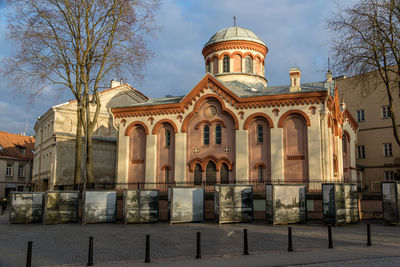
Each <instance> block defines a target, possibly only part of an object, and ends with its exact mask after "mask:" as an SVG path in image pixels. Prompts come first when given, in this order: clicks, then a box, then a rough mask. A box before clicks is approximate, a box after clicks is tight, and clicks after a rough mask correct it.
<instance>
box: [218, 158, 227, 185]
mask: <svg viewBox="0 0 400 267" xmlns="http://www.w3.org/2000/svg"><path fill="white" fill-rule="evenodd" d="M219 178H220V183H221V184H229V169H228V165H226V163H222V165H221V168H220V170H219Z"/></svg>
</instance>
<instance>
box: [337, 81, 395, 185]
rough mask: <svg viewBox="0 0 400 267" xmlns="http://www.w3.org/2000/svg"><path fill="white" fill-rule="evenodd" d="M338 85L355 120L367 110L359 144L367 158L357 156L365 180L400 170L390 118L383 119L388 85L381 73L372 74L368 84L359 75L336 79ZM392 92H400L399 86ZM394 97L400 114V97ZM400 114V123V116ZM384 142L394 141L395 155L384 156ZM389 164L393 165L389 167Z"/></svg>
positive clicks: (379, 178)
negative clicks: (386, 172)
mask: <svg viewBox="0 0 400 267" xmlns="http://www.w3.org/2000/svg"><path fill="white" fill-rule="evenodd" d="M337 85H338V89H339V95H340V96H341V98H342V99H344V102H345V104H346V109H348V110H349V111H350V114H351V115H352V116H353V118H354V119H355V120H357V110H359V109H364V112H365V121H364V122H357V123H358V127H359V130H358V137H357V143H356V145H364V146H365V154H366V157H365V159H360V158H357V159H356V164H358V165H362V166H364V167H366V169H365V172H364V179H365V181H364V182H365V183H370V181H380V180H383V178H384V171H387V170H396V169H400V149H399V146H398V145H397V143H396V141H395V139H394V137H393V129H392V124H391V120H390V119H389V118H388V119H384V118H382V106H385V105H388V99H387V96H386V89H385V86H384V84H383V83H382V82H381V80H380V78H379V76H370V79H369V80H368V81H367V82H365V83H364V82H363V81H362V80H359V79H358V78H357V77H349V78H346V79H340V80H337ZM393 95H394V96H398V95H399V91H398V88H396V87H395V88H394V91H393ZM393 100H394V109H395V113H396V114H400V99H399V97H394V98H393ZM397 117H398V120H399V121H398V124H400V118H399V116H397ZM383 143H392V150H393V156H392V157H384V155H383ZM356 152H357V151H355V153H356ZM396 159H397V160H396ZM396 162H397V163H396ZM390 165H391V166H393V167H392V168H388V166H390ZM371 168H372V169H373V171H371Z"/></svg>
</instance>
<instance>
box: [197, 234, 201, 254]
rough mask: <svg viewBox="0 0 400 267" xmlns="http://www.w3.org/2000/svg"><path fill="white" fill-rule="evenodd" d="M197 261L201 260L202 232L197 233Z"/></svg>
mask: <svg viewBox="0 0 400 267" xmlns="http://www.w3.org/2000/svg"><path fill="white" fill-rule="evenodd" d="M196 259H201V232H197V249H196Z"/></svg>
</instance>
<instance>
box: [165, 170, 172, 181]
mask: <svg viewBox="0 0 400 267" xmlns="http://www.w3.org/2000/svg"><path fill="white" fill-rule="evenodd" d="M170 172H171V170H170V168H168V167H166V168H165V183H166V184H169V177H170Z"/></svg>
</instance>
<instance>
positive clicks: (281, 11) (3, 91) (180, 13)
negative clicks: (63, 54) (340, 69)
mask: <svg viewBox="0 0 400 267" xmlns="http://www.w3.org/2000/svg"><path fill="white" fill-rule="evenodd" d="M161 1H162V3H161V7H160V10H159V12H158V14H157V18H156V19H157V23H158V26H159V29H158V31H157V32H156V33H155V36H156V38H151V39H150V40H149V44H148V46H149V48H150V49H151V50H152V52H153V56H152V57H151V61H149V62H148V63H147V65H146V66H145V68H144V70H143V79H141V80H133V79H129V77H127V78H124V82H127V83H129V84H131V85H132V86H133V87H135V88H136V89H138V90H139V91H141V92H142V93H144V94H145V95H147V96H149V97H151V98H153V97H163V96H166V95H174V96H180V95H185V94H187V93H188V92H189V91H190V90H191V89H192V88H193V87H194V86H195V85H196V84H197V83H198V82H199V81H200V79H201V78H202V77H203V76H204V74H205V67H204V58H203V55H202V54H201V51H202V49H203V45H204V44H205V43H206V42H207V41H208V40H209V39H210V38H211V36H212V35H213V34H215V33H216V32H218V31H219V30H221V29H223V28H226V27H231V26H233V16H236V18H237V20H236V24H237V26H239V27H243V28H247V29H250V30H252V31H253V32H254V33H255V34H256V35H257V36H258V37H260V38H261V39H262V40H263V41H264V42H265V43H266V44H267V46H268V49H269V51H268V54H267V56H266V59H265V72H266V73H265V75H266V78H267V80H268V85H270V86H275V85H287V84H289V68H291V67H299V68H300V70H301V82H302V83H306V82H315V81H323V80H324V79H325V74H326V72H327V70H328V57H330V50H329V43H330V35H329V31H328V30H327V27H326V20H327V19H328V18H331V17H332V16H333V15H334V13H335V12H336V11H337V10H338V8H340V7H342V8H343V7H346V6H350V5H353V4H354V3H356V2H357V1H356V0H333V1H326V0H302V1H298V0H248V1H243V0H197V1H194V0H161ZM6 12H7V7H6V5H5V4H4V2H3V1H2V0H0V60H1V59H2V58H4V57H9V56H12V55H13V49H12V47H13V46H12V45H13V44H12V43H10V42H9V41H8V40H7V37H6V33H7V20H6V18H5V16H4V15H5V14H6ZM334 76H335V73H334ZM119 78H120V77H116V79H119ZM121 78H122V77H121ZM106 83H107V84H104V85H108V83H109V82H108V81H107V82H106ZM21 89H24V90H21ZM27 90H29V88H28V89H27V88H15V87H13V86H10V85H9V83H8V82H7V78H6V77H1V79H0V131H5V132H11V133H26V134H27V135H34V134H35V132H34V129H33V127H34V125H35V122H36V120H37V117H39V116H42V115H43V114H44V113H45V112H46V111H47V110H48V109H49V108H50V107H51V106H54V105H57V104H60V103H63V102H65V101H67V100H69V99H72V98H73V95H72V94H71V92H70V91H68V89H65V90H61V91H60V90H57V91H52V90H47V91H45V92H43V93H42V94H41V95H40V96H39V97H37V98H36V99H35V101H34V103H31V102H32V101H31V100H30V99H29V98H28V93H26V91H27Z"/></svg>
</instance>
